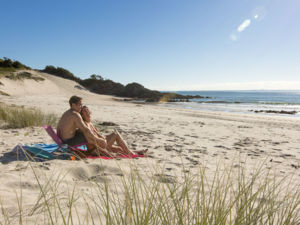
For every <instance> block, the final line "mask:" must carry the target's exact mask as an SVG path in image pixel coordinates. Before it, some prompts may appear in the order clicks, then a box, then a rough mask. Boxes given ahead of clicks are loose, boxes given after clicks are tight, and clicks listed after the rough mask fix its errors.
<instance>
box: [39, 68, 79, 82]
mask: <svg viewBox="0 0 300 225" xmlns="http://www.w3.org/2000/svg"><path fill="white" fill-rule="evenodd" d="M42 72H45V73H50V74H52V75H55V76H58V77H62V78H65V79H68V80H73V81H76V82H79V81H81V79H80V78H78V77H76V76H74V74H73V73H71V72H70V71H69V70H67V69H64V68H62V67H55V66H46V67H45V69H43V70H42Z"/></svg>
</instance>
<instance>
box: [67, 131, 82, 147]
mask: <svg viewBox="0 0 300 225" xmlns="http://www.w3.org/2000/svg"><path fill="white" fill-rule="evenodd" d="M86 142H87V140H86V138H85V137H84V135H83V133H81V132H80V131H76V132H75V136H74V137H72V138H69V139H67V140H63V143H64V144H68V145H70V146H74V145H79V144H82V143H86Z"/></svg>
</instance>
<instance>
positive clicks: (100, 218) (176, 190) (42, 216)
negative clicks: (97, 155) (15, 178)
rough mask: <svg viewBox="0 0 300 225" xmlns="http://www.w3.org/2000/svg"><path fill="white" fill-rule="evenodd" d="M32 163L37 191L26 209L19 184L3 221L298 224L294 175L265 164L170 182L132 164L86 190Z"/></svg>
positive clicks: (299, 204) (93, 182) (90, 182)
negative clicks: (121, 173)
mask: <svg viewBox="0 0 300 225" xmlns="http://www.w3.org/2000/svg"><path fill="white" fill-rule="evenodd" d="M99 164H101V162H100V161H99ZM29 165H30V168H31V170H32V172H33V174H34V177H35V180H36V183H37V184H38V187H39V195H38V196H37V199H36V201H35V202H34V203H33V204H32V205H30V206H29V205H28V203H27V205H26V208H25V207H24V205H25V204H24V203H22V188H20V189H19V190H18V192H16V201H17V202H18V207H19V209H18V213H16V214H14V215H13V216H11V215H10V214H9V212H8V211H7V210H5V207H4V206H3V201H2V202H0V206H1V208H2V211H1V213H0V214H1V215H2V217H0V218H2V220H1V221H0V222H1V224H13V223H14V222H16V221H18V223H19V224H26V221H28V219H30V221H36V224H118V225H119V224H203V225H204V224H209V225H210V224H299V223H300V211H299V210H300V208H299V207H300V190H299V187H298V186H293V185H292V184H291V183H288V182H287V181H289V179H290V180H292V177H285V178H281V179H278V178H276V176H275V175H271V173H270V171H268V170H265V169H261V168H259V169H257V170H255V171H252V175H251V176H248V175H247V176H246V173H247V172H246V171H245V169H243V168H242V167H240V168H238V169H236V170H235V169H234V168H233V167H230V168H227V169H226V168H225V169H220V168H219V169H217V170H216V171H215V172H214V174H213V177H211V176H209V177H208V173H207V170H206V168H205V167H199V168H198V169H199V170H198V173H197V174H193V175H192V174H190V173H185V174H182V175H179V174H178V177H179V176H181V178H180V179H179V180H178V181H176V182H173V181H172V182H171V181H170V180H168V179H166V180H164V181H163V180H162V179H156V178H154V177H157V176H156V175H155V174H160V176H166V177H168V175H166V174H164V173H162V170H160V169H158V170H155V171H153V173H150V174H143V173H139V172H138V168H136V167H135V166H133V167H132V168H131V172H130V173H129V174H127V175H125V176H121V177H116V176H114V177H115V178H113V176H111V177H107V175H105V173H103V174H102V179H101V180H100V181H99V180H97V179H96V180H95V179H89V178H87V179H86V180H85V183H86V185H85V187H88V188H86V189H88V190H87V191H83V190H82V189H81V188H79V187H77V185H76V183H75V184H74V185H73V186H71V187H70V186H69V185H68V184H67V182H65V181H64V179H65V177H66V175H67V174H66V173H60V174H56V176H54V175H53V174H52V175H51V176H50V177H49V176H48V177H47V176H43V177H44V179H41V174H40V172H39V173H37V171H36V168H35V167H34V163H30V164H29ZM183 169H184V168H183ZM38 174H39V175H38ZM286 184H289V185H286ZM20 186H21V185H20ZM62 186H64V187H63V188H62ZM62 190H63V191H62ZM83 212H84V213H83ZM33 218H35V219H33Z"/></svg>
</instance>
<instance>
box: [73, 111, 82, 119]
mask: <svg viewBox="0 0 300 225" xmlns="http://www.w3.org/2000/svg"><path fill="white" fill-rule="evenodd" d="M70 116H71V117H72V118H73V119H75V120H81V115H80V114H79V113H78V112H75V111H71V113H70Z"/></svg>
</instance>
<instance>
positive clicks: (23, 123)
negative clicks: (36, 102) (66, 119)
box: [0, 103, 57, 128]
mask: <svg viewBox="0 0 300 225" xmlns="http://www.w3.org/2000/svg"><path fill="white" fill-rule="evenodd" d="M0 121H1V122H2V123H3V124H4V125H3V126H2V127H3V128H23V127H30V126H41V125H43V124H48V125H55V124H56V122H57V117H56V115H54V114H45V113H43V112H42V111H41V110H39V109H26V108H23V107H17V106H7V105H5V104H3V103H0Z"/></svg>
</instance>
